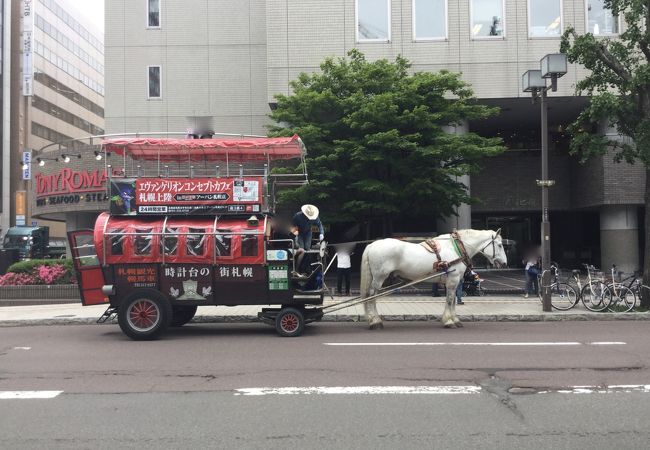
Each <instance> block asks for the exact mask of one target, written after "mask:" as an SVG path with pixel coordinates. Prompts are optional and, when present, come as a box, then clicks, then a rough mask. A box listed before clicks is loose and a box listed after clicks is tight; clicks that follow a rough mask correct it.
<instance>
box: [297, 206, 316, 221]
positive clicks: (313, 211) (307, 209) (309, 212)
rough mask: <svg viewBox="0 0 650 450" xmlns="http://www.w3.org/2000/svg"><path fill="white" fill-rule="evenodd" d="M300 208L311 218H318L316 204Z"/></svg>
mask: <svg viewBox="0 0 650 450" xmlns="http://www.w3.org/2000/svg"><path fill="white" fill-rule="evenodd" d="M300 210H301V211H302V213H303V214H304V215H305V216H307V218H308V219H309V220H316V219H318V208H317V207H315V206H314V205H302V206H301V207H300Z"/></svg>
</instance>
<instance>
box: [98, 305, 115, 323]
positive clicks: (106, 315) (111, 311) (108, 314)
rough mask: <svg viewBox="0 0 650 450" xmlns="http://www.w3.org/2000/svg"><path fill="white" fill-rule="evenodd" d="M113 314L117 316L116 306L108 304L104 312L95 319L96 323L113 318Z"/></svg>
mask: <svg viewBox="0 0 650 450" xmlns="http://www.w3.org/2000/svg"><path fill="white" fill-rule="evenodd" d="M113 316H117V308H114V307H112V306H109V307H108V308H106V311H104V314H102V315H101V317H100V318H99V319H97V323H105V322H108V321H109V320H111V319H112V318H113Z"/></svg>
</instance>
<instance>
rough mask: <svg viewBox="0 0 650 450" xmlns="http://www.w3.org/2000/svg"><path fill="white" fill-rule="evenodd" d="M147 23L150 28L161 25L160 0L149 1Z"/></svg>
mask: <svg viewBox="0 0 650 450" xmlns="http://www.w3.org/2000/svg"><path fill="white" fill-rule="evenodd" d="M147 16H148V19H147V20H148V22H147V25H148V26H149V27H150V28H158V27H160V0H148V1H147Z"/></svg>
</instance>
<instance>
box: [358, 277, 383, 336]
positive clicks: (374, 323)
mask: <svg viewBox="0 0 650 450" xmlns="http://www.w3.org/2000/svg"><path fill="white" fill-rule="evenodd" d="M383 282H384V281H383V280H381V281H379V282H378V281H377V279H376V278H373V280H372V283H371V285H370V290H369V291H368V296H369V297H370V296H373V295H375V294H376V293H377V292H379V289H381V285H382V284H383ZM363 306H364V308H365V311H366V318H367V319H368V326H369V328H370V329H371V330H379V329H381V328H384V323H383V322H382V320H381V316H380V315H379V313H378V312H377V301H376V300H370V301H367V302H365V303H364V304H363Z"/></svg>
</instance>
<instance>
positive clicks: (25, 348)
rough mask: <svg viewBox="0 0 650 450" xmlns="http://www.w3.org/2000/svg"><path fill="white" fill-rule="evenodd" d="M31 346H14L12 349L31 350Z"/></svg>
mask: <svg viewBox="0 0 650 450" xmlns="http://www.w3.org/2000/svg"><path fill="white" fill-rule="evenodd" d="M31 349H32V348H31V347H14V350H31Z"/></svg>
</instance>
